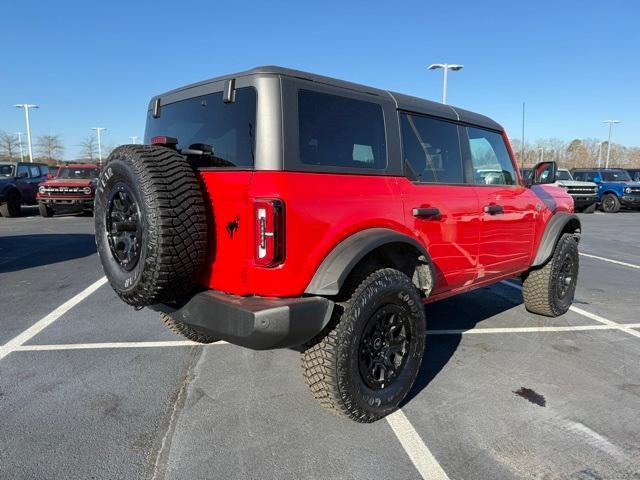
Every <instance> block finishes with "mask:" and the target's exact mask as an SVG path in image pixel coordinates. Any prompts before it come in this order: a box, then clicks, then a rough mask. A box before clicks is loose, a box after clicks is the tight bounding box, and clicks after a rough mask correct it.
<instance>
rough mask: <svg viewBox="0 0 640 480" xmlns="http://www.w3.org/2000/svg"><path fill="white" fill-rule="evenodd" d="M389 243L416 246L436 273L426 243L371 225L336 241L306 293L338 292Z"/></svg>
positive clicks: (333, 293) (325, 293)
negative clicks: (369, 256)
mask: <svg viewBox="0 0 640 480" xmlns="http://www.w3.org/2000/svg"><path fill="white" fill-rule="evenodd" d="M389 243H404V244H408V245H410V246H412V247H415V248H416V249H417V250H418V251H419V252H420V253H421V254H422V255H423V256H424V257H425V259H426V260H427V262H428V265H429V268H430V269H431V274H432V278H435V277H433V273H434V272H433V265H432V263H431V259H430V257H429V254H428V253H427V250H426V249H425V247H424V246H423V245H422V244H421V243H420V242H418V240H416V239H415V238H412V237H409V236H408V235H404V234H402V233H398V232H396V231H394V230H390V229H388V228H369V229H366V230H362V231H360V232H358V233H355V234H353V235H351V236H350V237H347V238H346V239H344V240H343V241H341V242H340V243H339V244H338V245H336V246H335V247H334V248H333V250H331V252H330V253H329V254H328V255H327V256H326V257H325V259H324V260H323V261H322V263H321V264H320V266H319V267H318V269H317V270H316V273H315V274H314V276H313V278H312V279H311V282H309V285H308V286H307V288H306V290H305V293H307V294H311V295H337V294H338V293H339V292H340V288H341V287H342V285H343V284H344V281H345V280H346V278H347V276H348V275H349V273H351V271H352V270H353V268H354V267H355V266H356V265H357V264H358V262H359V261H360V260H362V259H363V258H364V257H365V256H366V255H367V254H368V253H370V252H371V251H373V250H375V249H376V248H378V247H381V246H383V245H385V244H389Z"/></svg>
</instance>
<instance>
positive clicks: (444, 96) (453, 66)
mask: <svg viewBox="0 0 640 480" xmlns="http://www.w3.org/2000/svg"><path fill="white" fill-rule="evenodd" d="M427 68H428V69H429V70H437V69H439V68H441V69H443V70H444V77H443V79H442V103H447V78H448V74H449V70H453V71H454V72H457V71H458V70H462V69H463V68H464V65H458V64H455V63H451V64H450V63H432V64H431V65H429V66H428V67H427Z"/></svg>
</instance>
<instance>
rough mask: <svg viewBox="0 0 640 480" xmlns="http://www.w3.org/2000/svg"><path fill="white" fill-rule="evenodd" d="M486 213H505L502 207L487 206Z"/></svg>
mask: <svg viewBox="0 0 640 480" xmlns="http://www.w3.org/2000/svg"><path fill="white" fill-rule="evenodd" d="M484 213H488V214H489V215H497V214H499V213H504V208H503V207H502V205H485V206H484Z"/></svg>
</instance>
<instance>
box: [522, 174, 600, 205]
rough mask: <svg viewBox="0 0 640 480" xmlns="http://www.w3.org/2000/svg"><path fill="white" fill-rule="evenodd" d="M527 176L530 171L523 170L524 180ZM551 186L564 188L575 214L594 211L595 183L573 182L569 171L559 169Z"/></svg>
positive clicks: (595, 200) (596, 190)
mask: <svg viewBox="0 0 640 480" xmlns="http://www.w3.org/2000/svg"><path fill="white" fill-rule="evenodd" d="M529 175H531V169H530V168H523V169H522V177H523V178H525V179H526V178H527V177H528V176H529ZM553 185H557V186H558V187H561V188H564V189H565V190H566V191H567V193H568V194H569V195H571V197H572V198H573V205H574V208H575V211H576V212H583V213H593V212H595V211H596V206H597V203H598V185H596V184H595V183H593V182H580V181H578V180H574V179H573V176H572V175H571V172H570V171H569V170H567V169H566V168H559V169H558V172H557V175H556V181H555V183H553Z"/></svg>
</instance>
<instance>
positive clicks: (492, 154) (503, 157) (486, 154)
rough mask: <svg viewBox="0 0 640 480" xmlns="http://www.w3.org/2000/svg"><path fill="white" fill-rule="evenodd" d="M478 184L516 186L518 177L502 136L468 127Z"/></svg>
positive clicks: (474, 172) (474, 176)
mask: <svg viewBox="0 0 640 480" xmlns="http://www.w3.org/2000/svg"><path fill="white" fill-rule="evenodd" d="M467 132H468V134H469V148H470V149H471V160H472V163H473V178H474V182H475V183H477V184H485V185H515V184H516V183H517V176H516V172H515V169H514V168H513V163H512V162H511V157H510V156H509V152H508V150H507V146H506V145H505V143H504V139H503V138H502V135H500V134H499V133H496V132H491V131H489V130H483V129H481V128H473V127H467Z"/></svg>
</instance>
